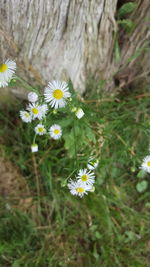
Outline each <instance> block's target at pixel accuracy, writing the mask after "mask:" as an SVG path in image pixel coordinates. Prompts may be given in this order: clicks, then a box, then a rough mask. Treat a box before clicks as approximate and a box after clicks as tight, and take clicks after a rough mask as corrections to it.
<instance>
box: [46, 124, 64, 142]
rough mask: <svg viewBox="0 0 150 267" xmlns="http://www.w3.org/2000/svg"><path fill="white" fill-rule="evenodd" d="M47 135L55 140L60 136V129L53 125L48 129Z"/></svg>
mask: <svg viewBox="0 0 150 267" xmlns="http://www.w3.org/2000/svg"><path fill="white" fill-rule="evenodd" d="M49 134H50V136H51V137H52V138H53V139H55V140H57V139H59V138H60V137H61V136H62V129H61V127H60V125H57V124H54V125H52V126H51V127H50V129H49Z"/></svg>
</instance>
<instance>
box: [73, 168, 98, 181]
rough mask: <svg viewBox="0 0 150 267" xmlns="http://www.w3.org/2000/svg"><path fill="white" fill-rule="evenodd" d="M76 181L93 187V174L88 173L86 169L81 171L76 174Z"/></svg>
mask: <svg viewBox="0 0 150 267" xmlns="http://www.w3.org/2000/svg"><path fill="white" fill-rule="evenodd" d="M77 179H78V181H79V182H81V183H84V184H86V185H93V184H94V182H95V175H94V172H91V171H88V170H87V169H81V170H79V172H78V175H77Z"/></svg>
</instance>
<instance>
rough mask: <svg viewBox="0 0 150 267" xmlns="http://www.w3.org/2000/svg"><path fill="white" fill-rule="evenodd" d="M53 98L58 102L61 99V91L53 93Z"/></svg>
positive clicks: (57, 90)
mask: <svg viewBox="0 0 150 267" xmlns="http://www.w3.org/2000/svg"><path fill="white" fill-rule="evenodd" d="M53 96H54V98H56V99H58V100H59V99H61V98H63V96H64V94H63V92H62V90H60V89H56V90H54V92H53Z"/></svg>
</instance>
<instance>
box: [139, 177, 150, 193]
mask: <svg viewBox="0 0 150 267" xmlns="http://www.w3.org/2000/svg"><path fill="white" fill-rule="evenodd" d="M147 186H148V182H147V181H145V180H144V181H142V182H140V183H138V184H137V185H136V189H137V191H138V192H139V193H142V192H143V191H145V190H146V189H147Z"/></svg>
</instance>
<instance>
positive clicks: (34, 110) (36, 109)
mask: <svg viewBox="0 0 150 267" xmlns="http://www.w3.org/2000/svg"><path fill="white" fill-rule="evenodd" d="M27 110H29V112H30V114H31V115H32V118H33V120H34V119H36V118H37V119H39V120H41V119H42V118H43V117H44V116H45V114H46V112H47V109H46V107H45V105H39V104H38V103H30V104H29V106H28V107H27Z"/></svg>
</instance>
